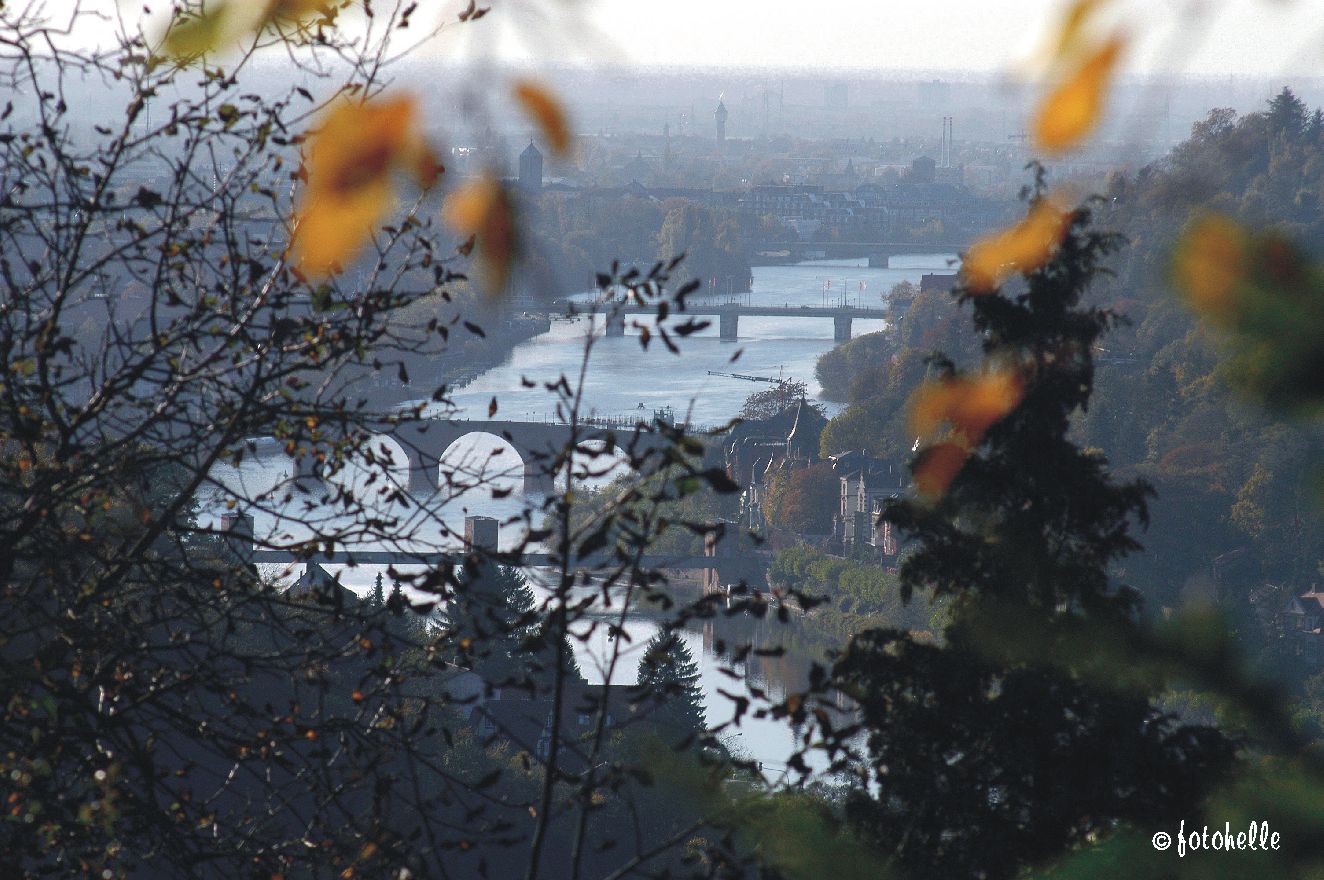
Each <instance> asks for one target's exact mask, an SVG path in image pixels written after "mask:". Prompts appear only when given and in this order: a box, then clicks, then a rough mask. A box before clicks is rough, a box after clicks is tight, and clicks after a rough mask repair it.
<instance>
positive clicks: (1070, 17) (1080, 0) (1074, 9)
mask: <svg viewBox="0 0 1324 880" xmlns="http://www.w3.org/2000/svg"><path fill="white" fill-rule="evenodd" d="M1107 2H1108V0H1075V2H1074V3H1072V4H1071V6H1070V8H1069V9H1067V14H1066V16H1065V17H1064V18H1063V19H1062V27H1061V29H1060V30H1059V31H1058V32H1057V39H1056V40H1055V41H1054V43H1055V45H1054V47H1053V58H1054V60H1062V59H1066V58H1070V57H1071V56H1072V55H1074V54H1076V50H1077V48H1078V47H1079V46H1080V45H1081V43H1082V42H1083V40H1082V34H1084V32H1085V27H1086V25H1088V24H1089V21H1090V19H1091V18H1093V16H1094V13H1095V12H1097V11H1098V9H1099V7H1100V6H1103V5H1104V4H1106V3H1107Z"/></svg>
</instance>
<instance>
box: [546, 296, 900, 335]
mask: <svg viewBox="0 0 1324 880" xmlns="http://www.w3.org/2000/svg"><path fill="white" fill-rule="evenodd" d="M570 314H579V312H577V311H576V310H575V307H574V306H573V305H572V306H571V308H570ZM656 314H657V307H656V306H646V305H645V306H640V305H622V306H616V307H614V308H612V309H611V311H609V312H607V313H606V316H607V335H608V336H624V335H625V318H626V316H627V315H656ZM672 314H682V315H686V316H710V317H716V318H717V335H718V336H719V337H720V338H721V339H725V340H728V341H734V340H736V339H738V338H739V330H740V318H741V317H742V316H744V317H749V318H831V319H832V338H833V339H835V340H836V341H838V342H845V341H846V340H848V339H850V338H851V322H852V321H855V320H861V321H883V320H886V319H887V310H886V309H874V308H857V307H855V306H792V305H789V304H788V305H781V306H751V305H735V304H718V305H707V304H703V303H698V302H694V301H690V302H687V303H685V308H684V310H683V311H673V312H672Z"/></svg>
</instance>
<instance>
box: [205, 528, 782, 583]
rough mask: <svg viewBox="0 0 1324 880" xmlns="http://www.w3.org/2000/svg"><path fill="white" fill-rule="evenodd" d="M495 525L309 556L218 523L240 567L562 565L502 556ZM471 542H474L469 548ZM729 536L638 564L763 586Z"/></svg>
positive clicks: (601, 557)
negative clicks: (443, 540)
mask: <svg viewBox="0 0 1324 880" xmlns="http://www.w3.org/2000/svg"><path fill="white" fill-rule="evenodd" d="M499 527H500V526H499V523H498V521H497V520H495V519H493V518H491V517H483V516H467V517H465V535H466V546H465V547H464V548H457V549H454V550H438V551H427V552H418V551H408V550H341V551H337V552H332V553H327V552H323V551H319V552H316V553H313V554H311V555H306V554H299V553H296V552H295V551H294V550H269V549H268V550H259V549H256V546H255V543H254V539H253V521H252V519H251V518H250V517H247V516H243V515H238V514H228V515H227V516H225V517H223V519H222V530H223V531H224V533H225V536H226V545H227V547H228V548H229V551H230V552H231V553H232V554H234V557H235V558H236V559H238V560H240V561H242V562H243V563H245V564H250V563H251V564H267V565H286V564H300V563H303V564H307V563H316V564H318V565H322V564H326V565H347V566H351V567H353V566H357V565H391V566H398V565H421V566H426V567H430V568H435V567H438V566H443V565H460V564H461V563H463V562H464V561H465V558H466V556H467V555H468V554H469V553H470V552H472V550H474V549H476V550H478V551H479V552H480V553H481V554H483V555H484V556H485V557H486V558H489V559H491V560H492V561H493V562H498V563H502V564H508V565H515V566H519V567H524V568H555V567H558V566H559V565H560V564H561V557H560V556H559V555H557V554H555V553H523V552H519V553H501V552H499V551H498V550H497V544H498V530H499ZM470 542H473V543H472V544H470ZM736 547H737V539H736V536H734V535H728V536H726V537H724V538H721V537H718V533H714V534H711V535H709V536H708V538H707V539H706V540H705V545H704V552H703V554H702V555H685V554H677V555H661V554H645V555H644V556H643V557H641V558H640V559H639V561H638V564H639V565H640V567H641V568H644V569H648V570H653V571H658V570H662V569H689V570H699V571H702V572H703V584H704V590H705V592H719V591H721V590H722V589H723V587H724V585H726V584H728V583H734V582H737V581H744V582H745V583H747V584H750V585H752V586H758V585H761V584H763V583H764V582H765V581H764V578H765V575H766V563H765V561H764V560H763V559H762V558H760V557H758V556H757V555H756V554H753V553H741V552H739V551H738V550H737V549H736ZM619 564H620V563H619V561H618V560H616V559H614V558H613V557H612V556H610V555H608V554H606V553H603V552H601V551H599V552H597V553H595V554H593V555H592V556H589V557H584V558H578V557H571V567H572V568H574V569H595V570H599V571H602V572H604V573H605V572H609V571H611V570H612V569H614V568H615V567H617V566H618V565H619Z"/></svg>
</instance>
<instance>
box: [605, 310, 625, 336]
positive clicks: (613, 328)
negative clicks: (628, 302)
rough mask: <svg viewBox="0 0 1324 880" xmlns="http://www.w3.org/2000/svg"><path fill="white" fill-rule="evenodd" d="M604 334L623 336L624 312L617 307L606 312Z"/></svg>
mask: <svg viewBox="0 0 1324 880" xmlns="http://www.w3.org/2000/svg"><path fill="white" fill-rule="evenodd" d="M605 320H606V335H607V336H624V335H625V312H622V311H620V310H619V309H613V310H612V311H610V312H607V314H606V319H605Z"/></svg>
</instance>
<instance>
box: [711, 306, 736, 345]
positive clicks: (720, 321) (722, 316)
mask: <svg viewBox="0 0 1324 880" xmlns="http://www.w3.org/2000/svg"><path fill="white" fill-rule="evenodd" d="M739 326H740V314H739V312H737V311H736V310H735V309H723V310H722V311H720V312H718V317H717V335H718V338H720V339H721V340H723V341H729V342H735V341H736V339H737V338H739V337H738V330H739Z"/></svg>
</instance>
